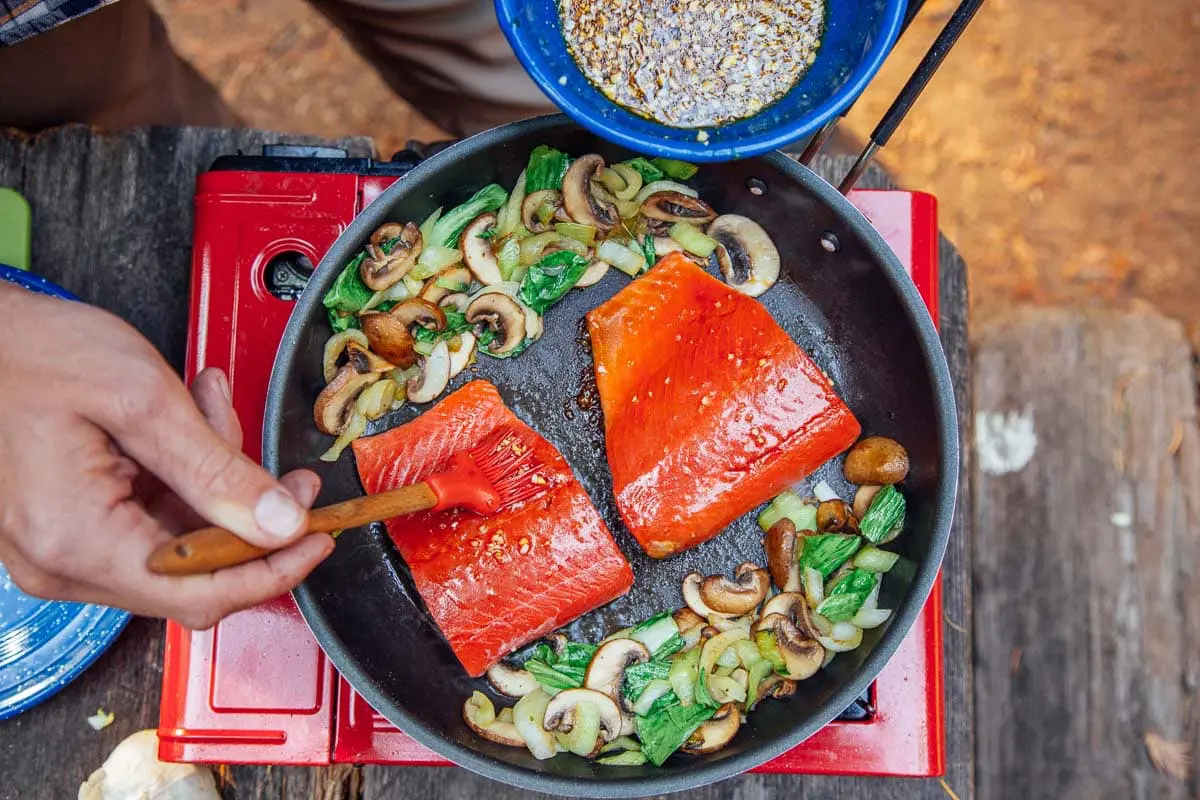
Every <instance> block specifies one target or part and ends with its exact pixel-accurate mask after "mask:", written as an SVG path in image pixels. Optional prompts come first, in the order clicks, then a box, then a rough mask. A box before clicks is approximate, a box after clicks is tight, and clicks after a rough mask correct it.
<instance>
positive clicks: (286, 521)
mask: <svg viewBox="0 0 1200 800" xmlns="http://www.w3.org/2000/svg"><path fill="white" fill-rule="evenodd" d="M254 521H255V522H257V523H258V527H260V528H262V530H263V533H266V534H267V535H268V536H274V537H276V538H278V539H288V538H290V537H291V536H292V534H294V533H295V532H296V530H297V529H298V528H299V527H300V523H301V522H303V521H304V509H302V508H301V507H300V505H299V503H297V502H296V501H295V499H294V498H293V497H292V496H291V495H290V494H288V493H287V492H286V491H284V490H283V489H271V490H270V491H269V492H267V493H266V494H264V495H263V496H262V497H260V498H259V499H258V505H256V506H255V507H254Z"/></svg>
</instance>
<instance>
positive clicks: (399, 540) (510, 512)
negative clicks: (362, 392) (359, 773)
mask: <svg viewBox="0 0 1200 800" xmlns="http://www.w3.org/2000/svg"><path fill="white" fill-rule="evenodd" d="M501 425H507V426H510V427H511V428H513V429H514V430H518V431H522V432H524V433H525V435H527V436H528V437H529V439H530V441H531V442H533V443H534V444H533V448H534V452H535V455H536V457H537V459H538V460H539V461H540V462H541V463H542V464H543V465H544V467H543V469H542V470H541V474H542V475H543V476H544V477H545V478H546V479H547V482H548V488H547V491H546V492H545V493H544V494H542V495H540V496H539V497H537V498H535V499H534V500H531V501H528V502H526V503H518V504H516V505H513V506H509V507H507V508H504V509H501V510H500V511H499V512H498V513H496V514H494V515H492V516H490V517H482V516H479V515H477V514H474V513H472V512H470V511H462V510H457V509H450V510H446V511H436V512H422V513H419V514H412V515H410V516H406V517H397V518H395V519H391V520H388V522H387V529H388V533H389V534H390V535H391V537H392V540H393V541H394V542H395V543H396V547H397V548H399V550H400V553H401V555H403V556H404V560H405V561H406V562H407V563H408V566H409V569H410V570H411V571H412V576H413V581H414V583H415V584H416V588H417V591H418V592H420V594H421V598H422V599H423V600H424V601H425V606H426V607H427V608H428V609H429V613H430V615H431V616H432V617H433V619H434V621H435V622H436V623H437V625H438V627H439V628H440V629H441V631H442V634H443V635H444V636H445V637H446V640H447V641H448V642H449V643H450V647H451V648H452V649H453V650H454V654H455V655H456V656H458V660H459V661H460V662H462V665H463V667H464V668H465V669H466V670H467V672H468V673H469V674H470V675H471V676H472V677H477V676H479V675H482V674H483V673H484V672H485V671H486V670H487V668H488V667H490V666H491V665H492V664H494V663H496V662H497V661H498V660H500V659H501V658H502V657H503V656H505V655H507V654H508V653H510V652H512V651H513V650H516V649H517V648H519V647H521V646H522V645H525V644H527V643H529V642H531V641H533V640H534V639H537V638H539V637H541V636H544V635H545V634H547V633H550V632H551V631H553V630H555V629H557V628H560V627H562V626H563V625H565V624H567V623H568V622H570V621H571V620H573V619H575V618H576V617H578V616H580V615H582V614H585V613H587V612H588V611H591V610H592V609H595V608H598V607H599V606H602V605H604V604H605V603H607V602H609V601H611V600H613V599H615V598H617V597H620V596H621V595H623V594H625V592H627V591H629V587H630V586H632V585H633V571H632V570H631V569H630V567H629V562H628V561H626V560H625V557H624V556H623V555H622V554H621V551H620V549H619V548H618V547H617V545H616V542H614V541H613V538H612V534H610V533H609V531H608V528H607V526H605V524H604V520H603V519H601V517H600V515H599V514H598V513H597V512H596V509H595V507H593V506H592V503H591V500H590V499H589V498H588V496H587V493H586V492H585V491H584V490H583V487H582V486H581V485H580V483H579V481H578V480H576V479H575V476H574V475H573V474H572V472H571V469H570V467H568V466H567V462H566V461H565V460H564V459H563V457H562V455H561V454H560V453H559V452H558V450H556V449H555V448H554V446H553V445H552V444H550V443H549V442H547V441H546V440H545V439H543V438H542V437H541V436H538V435H537V434H536V433H535V432H533V431H532V430H531V429H530V428H529V427H528V426H527V425H525V424H524V423H523V422H521V421H520V420H519V419H517V418H516V417H515V416H514V415H513V413H512V412H511V411H509V410H508V408H506V407H505V405H504V402H503V401H502V400H501V399H500V394H499V393H498V392H497V391H496V387H494V386H492V385H491V384H490V383H488V382H486V381H472V382H471V383H468V384H467V385H465V386H463V387H462V388H461V389H459V390H458V391H456V392H454V393H452V394H450V395H448V396H447V397H446V398H445V399H443V400H442V401H441V402H440V403H438V404H437V405H435V406H434V407H433V408H431V409H430V410H428V411H426V412H425V413H424V414H422V415H421V416H419V417H417V418H416V419H415V420H413V421H412V422H409V423H408V424H406V425H402V426H400V427H398V428H393V429H392V430H389V431H387V432H385V433H381V434H379V435H378V436H372V437H369V438H365V439H359V440H357V441H355V442H354V444H353V447H354V455H355V459H356V461H357V464H358V474H359V477H360V478H361V479H362V484H363V487H364V488H365V489H366V490H367V492H368V493H371V494H374V493H377V492H383V491H387V490H389V489H394V488H396V487H397V486H405V485H409V484H413V483H417V482H419V481H421V480H423V479H424V478H425V477H427V476H429V475H432V474H434V473H435V472H438V471H439V470H441V469H443V468H444V467H445V466H446V464H447V462H448V460H449V458H450V456H451V455H453V454H454V453H456V452H460V451H463V450H469V449H471V448H472V447H475V446H476V445H478V444H479V443H480V442H481V441H482V440H483V439H484V438H486V437H487V436H488V434H490V433H491V432H492V431H494V430H495V429H496V428H497V427H499V426H501Z"/></svg>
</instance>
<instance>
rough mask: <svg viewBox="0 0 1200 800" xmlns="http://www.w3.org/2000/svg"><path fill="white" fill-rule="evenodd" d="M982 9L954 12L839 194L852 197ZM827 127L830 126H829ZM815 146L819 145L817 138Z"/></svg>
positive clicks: (977, 2)
mask: <svg viewBox="0 0 1200 800" xmlns="http://www.w3.org/2000/svg"><path fill="white" fill-rule="evenodd" d="M915 5H916V6H917V7H918V8H919V7H920V3H915ZM982 5H983V0H963V1H962V3H960V4H959V6H958V8H956V9H955V10H954V13H953V14H952V15H951V16H950V20H949V21H948V22H947V23H946V26H945V27H944V28H942V32H941V33H939V34H938V37H937V39H935V40H934V42H933V44H932V45H931V46H930V48H929V50H928V51H927V52H926V53H925V57H924V58H922V59H921V63H920V64H918V65H917V68H916V69H915V70H914V71H913V74H912V75H911V76H910V77H909V79H908V82H907V83H906V84H904V88H903V89H901V90H900V94H898V95H897V96H896V99H895V100H894V101H892V105H891V107H890V108H888V110H887V112H886V113H885V114H884V115H883V117H882V118H881V119H880V120H879V124H878V125H876V126H875V130H874V131H872V132H871V138H870V139H869V140H868V141H867V146H866V147H865V148H864V149H863V151H862V153H860V154H859V156H858V160H857V161H855V162H854V166H852V167H851V168H850V171H849V172H847V173H846V177H844V178H842V182H841V183H840V184H838V191H839V192H841V193H842V194H849V193H850V190H851V189H853V188H854V186H855V185H856V184H857V183H858V180H859V178H861V177H862V175H863V173H864V172H866V170H867V167H868V166H870V164H871V161H872V159H874V158H875V154H876V153H877V152H879V149H880V148H881V147H883V146H884V145H886V144H887V143H888V140H889V139H891V138H892V134H893V133H895V132H896V129H897V128H898V127H900V123H901V122H903V121H904V117H905V116H906V115H907V114H908V112H909V110H910V109H911V108H912V107H913V104H914V103H916V101H917V98H918V97H920V96H921V92H922V91H924V90H925V87H926V86H927V85H928V84H929V80H930V78H932V77H933V73H935V72H937V70H938V68H939V67H940V66H941V65H942V62H943V61H945V60H946V56H947V55H948V54H949V53H950V50H951V48H953V47H954V45H955V43H956V42H958V39H959V37H960V36H962V33H963V31H965V30H966V29H967V25H968V24H970V22H971V20H972V19H973V18H974V17H975V12H977V11H979V7H980V6H982ZM913 16H915V11H913V9H912V8H911V6H910V9H909V16H907V21H911V19H912V17H913ZM836 123H837V119H834V120H833V121H831V123H829V124H830V125H836ZM826 127H829V126H828V125H827V126H826ZM832 132H833V130H832V128H830V130H829V132H828V133H825V130H824V129H822V130H821V131H819V132H818V133H817V136H818V137H819V136H821V135H822V134H823V133H824V134H825V139H826V140H827V139H828V138H829V134H831V133H832ZM814 142H816V139H815V138H814ZM821 144H824V140H822V141H821V142H820V143H819V144H817V148H816V149H817V150H819V149H820V147H821ZM811 148H812V143H810V144H809V148H806V149H805V151H804V155H807V156H808V159H809V160H810V161H811V160H812V156H815V155H816V150H813V152H812V153H811V154H809V149H811ZM804 155H802V156H801V162H802V163H807V162H806V161H804Z"/></svg>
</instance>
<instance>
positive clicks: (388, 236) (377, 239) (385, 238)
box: [371, 222, 420, 247]
mask: <svg viewBox="0 0 1200 800" xmlns="http://www.w3.org/2000/svg"><path fill="white" fill-rule="evenodd" d="M419 230H420V229H419V228H418V231H419ZM403 233H404V226H403V225H401V224H400V223H399V222H385V223H383V224H382V225H380V226H379V227H378V228H376V229H375V232H374V233H372V234H371V244H373V245H375V246H376V247H382V246H383V245H384V244H386V243H388V242H390V241H391V240H392V239H395V238H396V237H397V236H400V235H401V234H403Z"/></svg>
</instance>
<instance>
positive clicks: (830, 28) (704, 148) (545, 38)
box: [495, 0, 905, 162]
mask: <svg viewBox="0 0 1200 800" xmlns="http://www.w3.org/2000/svg"><path fill="white" fill-rule="evenodd" d="M495 2H496V16H497V17H498V18H499V20H500V27H501V28H502V29H503V30H504V34H505V36H507V37H508V41H509V42H510V43H511V44H512V47H513V50H515V51H516V53H517V57H518V58H520V59H521V63H522V64H524V66H525V69H526V70H527V71H528V72H529V74H530V75H531V76H532V77H533V79H534V81H535V82H536V83H537V85H538V86H539V87H541V89H542V91H543V92H545V93H546V94H547V95H548V96H549V97H550V99H551V100H553V101H554V103H555V104H556V105H558V106H559V108H561V109H562V110H563V111H564V112H566V114H567V115H568V116H569V117H571V118H572V119H573V120H575V121H576V122H578V123H579V124H580V125H583V126H584V127H585V128H588V129H589V130H591V131H593V132H594V133H595V134H596V135H598V136H602V137H604V138H605V139H608V140H609V141H613V142H617V143H618V144H622V145H625V146H626V147H628V148H630V149H632V150H636V151H638V152H642V153H647V154H649V155H656V156H666V157H668V158H679V159H683V160H685V161H696V162H707V161H732V160H734V159H739V158H747V157H749V156H755V155H759V154H760V153H764V152H766V151H768V150H774V149H776V148H779V147H783V146H784V145H787V144H790V143H791V142H795V141H797V140H799V139H802V138H804V137H806V136H809V135H811V134H812V133H815V132H816V131H817V129H818V128H820V127H821V126H822V125H824V124H825V123H826V122H828V121H829V120H830V119H832V118H833V117H834V116H836V115H837V114H839V113H840V112H841V111H842V110H843V109H845V108H846V107H847V106H848V105H850V103H851V102H852V101H853V100H854V98H856V97H858V95H859V94H860V93H861V92H862V90H863V89H864V88H866V85H867V84H868V83H869V82H870V81H871V78H873V77H874V76H875V73H876V72H877V71H878V70H879V67H880V66H881V65H882V64H883V60H884V58H886V57H887V54H888V51H889V50H891V47H892V44H893V43H894V42H895V41H896V36H897V35H898V34H899V31H900V22H901V18H902V17H903V15H904V8H905V0H826V24H825V35H824V36H823V37H822V40H821V48H820V50H818V51H817V59H816V61H815V62H814V63H813V65H812V67H810V68H809V70H808V72H807V73H806V74H805V75H804V77H803V78H801V80H800V82H799V83H797V84H796V85H795V86H793V87H792V90H791V91H790V92H788V93H787V94H786V95H784V96H783V97H782V98H781V99H780V100H779V101H778V102H776V103H774V104H772V105H771V106H768V107H767V108H765V109H764V110H762V111H761V112H759V113H758V114H757V115H755V116H753V117H750V118H748V119H744V120H739V121H737V122H733V123H730V124H727V125H723V126H720V127H717V128H708V129H705V130H707V132H708V140H707V141H706V142H701V141H700V140H699V139H698V138H697V133H698V131H697V130H696V129H691V128H672V127H669V126H666V125H661V124H659V123H656V122H651V121H650V120H647V119H644V118H642V117H639V116H637V115H636V114H633V113H631V112H629V111H626V110H625V109H624V108H622V107H621V106H618V105H617V104H615V103H613V102H612V101H611V100H609V99H608V98H607V97H605V96H604V94H603V93H601V91H600V90H599V89H597V88H596V87H595V86H593V85H592V83H591V82H590V81H588V79H587V78H586V77H584V75H583V72H582V71H580V69H579V67H578V66H577V65H576V63H575V59H574V58H572V56H571V53H570V51H568V50H567V43H566V40H565V39H564V38H563V34H562V25H561V24H560V22H559V17H558V0H495Z"/></svg>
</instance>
